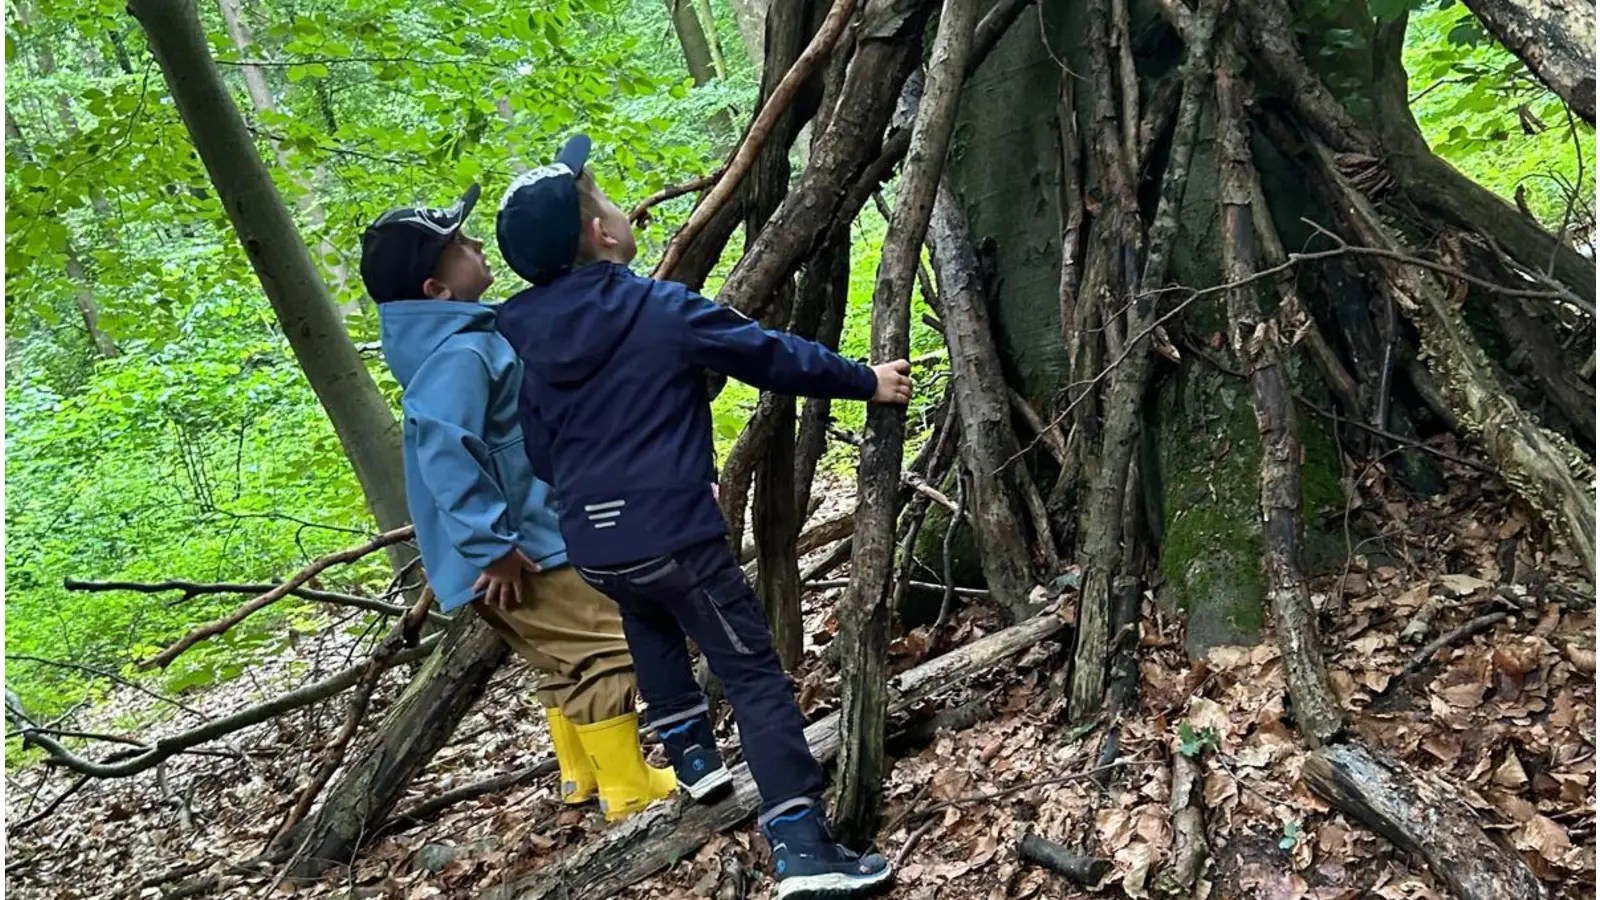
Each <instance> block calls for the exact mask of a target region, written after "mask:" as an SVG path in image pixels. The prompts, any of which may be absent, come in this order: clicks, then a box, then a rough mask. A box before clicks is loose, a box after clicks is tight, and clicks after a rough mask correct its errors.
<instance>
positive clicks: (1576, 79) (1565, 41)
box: [1463, 0, 1595, 125]
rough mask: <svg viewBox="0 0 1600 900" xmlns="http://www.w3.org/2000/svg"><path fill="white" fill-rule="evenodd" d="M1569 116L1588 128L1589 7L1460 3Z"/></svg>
mask: <svg viewBox="0 0 1600 900" xmlns="http://www.w3.org/2000/svg"><path fill="white" fill-rule="evenodd" d="M1463 2H1465V3H1466V5H1467V8H1468V9H1470V10H1472V12H1473V14H1474V15H1476V16H1477V17H1478V21H1480V22H1482V23H1483V26H1484V27H1485V28H1487V29H1488V30H1489V33H1490V34H1492V35H1494V36H1495V39H1496V40H1498V41H1499V42H1500V43H1502V44H1504V45H1505V47H1506V49H1507V50H1510V51H1511V52H1512V53H1515V54H1516V55H1517V58H1518V59H1521V60H1522V61H1523V62H1524V63H1527V65H1528V68H1529V69H1530V70H1531V71H1532V72H1533V74H1534V75H1535V76H1537V77H1538V79H1539V80H1540V81H1542V82H1544V86H1545V87H1547V88H1549V89H1550V90H1552V91H1554V92H1555V93H1556V94H1557V95H1559V96H1560V97H1561V99H1563V100H1565V101H1567V105H1568V106H1571V107H1572V111H1573V112H1575V113H1577V114H1578V116H1579V117H1580V118H1582V119H1583V120H1584V121H1585V122H1588V123H1589V124H1590V125H1593V124H1594V75H1595V64H1594V4H1592V3H1588V2H1585V0H1463Z"/></svg>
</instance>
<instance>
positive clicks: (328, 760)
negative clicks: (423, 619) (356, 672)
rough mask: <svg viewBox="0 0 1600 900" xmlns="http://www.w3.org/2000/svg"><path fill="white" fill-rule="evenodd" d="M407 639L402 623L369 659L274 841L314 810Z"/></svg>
mask: <svg viewBox="0 0 1600 900" xmlns="http://www.w3.org/2000/svg"><path fill="white" fill-rule="evenodd" d="M404 642H405V627H404V625H402V626H401V627H400V628H398V629H396V630H395V631H394V632H393V633H391V634H390V635H389V637H388V638H386V639H385V640H384V642H383V644H381V645H380V646H379V647H378V649H377V650H376V651H374V652H373V654H372V656H371V657H369V658H368V659H367V663H366V670H365V671H364V672H362V673H361V681H360V682H359V683H358V684H357V685H356V691H355V695H354V696H353V697H351V698H350V707H349V709H348V711H346V713H345V717H344V725H343V726H342V727H341V728H340V729H339V733H338V734H336V735H334V738H333V741H332V742H331V743H329V744H328V747H327V749H326V750H324V751H323V756H322V762H321V763H320V764H319V765H318V766H317V770H316V773H315V774H313V775H312V776H311V780H310V781H308V782H307V783H306V786H305V789H304V790H302V791H301V792H300V799H299V800H297V801H296V802H295V805H294V808H293V809H291V810H290V811H289V814H288V815H287V816H285V817H284V819H283V824H282V825H280V826H279V827H278V832H277V834H276V835H275V836H274V837H273V839H272V843H274V844H275V843H277V842H279V841H281V840H283V839H284V838H286V837H287V836H288V834H289V833H290V832H291V831H292V830H294V827H295V826H296V825H298V824H300V820H301V819H304V818H305V816H306V813H308V812H310V811H311V805H312V804H313V803H315V802H316V800H317V796H318V795H319V794H321V793H322V789H323V788H324V787H327V785H328V781H329V779H331V778H332V777H333V773H334V772H336V771H338V769H339V765H340V763H342V762H344V751H345V748H347V747H349V746H350V740H351V739H352V738H354V737H355V734H356V731H357V729H359V728H360V727H361V720H362V719H363V718H365V717H366V714H367V705H368V703H370V702H371V700H372V692H373V690H374V689H375V688H377V686H378V678H379V677H380V676H382V675H383V673H384V671H385V670H387V669H388V668H389V666H388V662H389V660H390V658H392V657H393V656H394V654H395V652H396V651H397V650H399V649H400V645H401V644H402V643H404Z"/></svg>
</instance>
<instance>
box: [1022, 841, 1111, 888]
mask: <svg viewBox="0 0 1600 900" xmlns="http://www.w3.org/2000/svg"><path fill="white" fill-rule="evenodd" d="M1017 855H1018V856H1020V857H1022V858H1023V859H1025V860H1027V861H1028V862H1031V863H1033V864H1034V865H1038V866H1044V867H1045V868H1046V869H1049V870H1050V871H1052V872H1055V873H1056V874H1058V875H1062V876H1064V877H1065V878H1067V879H1068V880H1070V881H1073V882H1075V883H1076V884H1078V885H1079V886H1081V887H1086V888H1092V887H1094V886H1095V885H1097V884H1099V883H1100V880H1101V879H1103V878H1105V877H1106V876H1107V875H1109V874H1111V861H1110V860H1106V859H1096V858H1095V857H1093V856H1083V855H1081V854H1078V853H1073V852H1072V851H1071V850H1068V849H1067V848H1066V847H1063V846H1062V845H1060V844H1058V843H1056V842H1055V841H1051V840H1046V839H1045V838H1042V837H1039V836H1038V835H1037V834H1033V833H1031V832H1030V833H1028V834H1025V835H1023V836H1022V841H1021V842H1020V843H1019V844H1018V845H1017Z"/></svg>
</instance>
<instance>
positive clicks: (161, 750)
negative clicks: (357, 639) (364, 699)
mask: <svg viewBox="0 0 1600 900" xmlns="http://www.w3.org/2000/svg"><path fill="white" fill-rule="evenodd" d="M442 634H443V632H441V633H440V634H435V635H433V636H431V637H429V638H428V639H427V640H424V641H423V642H422V643H421V644H420V645H418V646H416V647H413V648H411V649H408V650H405V651H402V652H400V653H397V654H395V655H394V656H392V657H390V658H389V660H388V662H387V663H386V664H385V666H384V667H385V668H392V667H394V666H400V665H405V664H406V663H409V662H412V661H413V660H418V659H422V658H423V657H425V656H427V655H428V654H429V653H432V652H433V647H434V645H435V644H437V643H438V642H439V638H440V636H441V635H442ZM366 672H367V661H366V660H363V661H361V662H359V663H357V664H355V665H353V666H350V667H349V668H346V669H344V670H342V671H340V672H337V673H335V674H333V675H330V676H329V677H327V678H324V679H322V680H321V681H315V682H312V683H311V684H307V685H303V686H302V687H300V688H298V689H296V690H293V691H290V692H288V693H287V694H283V695H281V696H278V697H275V698H273V699H271V700H268V701H266V702H264V703H258V704H256V705H254V706H247V707H245V708H244V709H241V710H239V711H238V712H235V713H233V714H231V715H228V716H223V717H221V718H219V719H213V720H211V721H210V722H207V723H206V724H204V725H201V726H200V727H198V728H192V729H190V730H188V731H181V732H179V733H177V734H173V735H168V736H167V737H162V738H157V739H156V740H155V742H154V743H152V744H150V745H149V748H148V749H145V750H143V751H138V750H135V751H124V752H123V753H122V754H118V755H114V756H113V757H111V758H109V759H107V761H105V762H96V761H94V760H92V759H85V758H84V757H82V756H79V755H78V754H76V753H74V752H72V751H71V750H69V749H67V748H66V747H64V746H62V744H61V742H59V741H57V740H55V739H54V738H51V737H49V736H48V735H43V734H38V733H36V732H35V731H33V730H31V729H25V730H24V733H23V735H22V741H23V744H24V745H25V746H26V745H30V744H31V745H34V746H37V747H39V748H41V749H43V750H44V751H45V752H47V753H49V754H50V756H51V758H52V759H54V760H55V761H56V762H58V763H60V764H61V765H64V766H66V767H67V768H69V769H71V770H72V771H74V772H77V773H79V774H81V775H87V776H90V777H93V778H125V777H127V776H129V775H135V774H137V773H139V772H143V771H145V770H147V769H152V768H154V767H155V766H156V765H157V764H158V763H160V762H161V761H162V760H164V759H168V758H170V757H172V756H175V755H177V754H179V753H183V752H186V751H188V750H189V749H190V748H193V747H198V746H199V745H201V744H204V743H207V742H209V741H214V740H216V739H217V738H220V737H223V736H224V735H228V734H232V733H234V732H236V731H242V730H244V729H246V728H249V727H250V726H252V725H259V724H261V723H262V722H265V721H267V720H268V719H271V718H274V717H276V716H279V715H281V714H283V713H286V712H289V711H290V710H294V709H299V708H301V707H304V706H310V705H311V704H313V703H317V702H319V701H322V700H326V699H327V698H329V697H332V696H334V695H335V694H338V693H340V692H341V691H344V690H345V689H347V688H349V687H351V686H352V685H354V684H356V683H357V682H358V681H360V680H361V678H362V676H363V675H364V674H365V673H366ZM7 707H8V709H9V707H10V703H9V701H8V703H7ZM130 754H131V755H130Z"/></svg>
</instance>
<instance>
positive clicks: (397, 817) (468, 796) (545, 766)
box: [378, 757, 556, 834]
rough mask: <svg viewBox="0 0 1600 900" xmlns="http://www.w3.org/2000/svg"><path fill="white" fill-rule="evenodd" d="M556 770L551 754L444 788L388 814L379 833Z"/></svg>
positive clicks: (412, 823)
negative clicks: (503, 772) (480, 779)
mask: <svg viewBox="0 0 1600 900" xmlns="http://www.w3.org/2000/svg"><path fill="white" fill-rule="evenodd" d="M555 770H556V761H555V758H554V757H552V758H550V759H541V760H539V761H538V762H536V763H533V764H532V765H528V766H523V767H522V768H520V769H517V770H516V771H514V772H507V773H506V774H504V775H496V776H495V777H493V778H486V779H484V780H483V781H475V782H473V783H472V784H466V785H462V786H461V787H458V788H454V789H452V790H448V791H445V792H444V793H442V794H440V795H439V796H437V797H430V798H428V799H427V800H424V801H422V802H421V803H418V804H416V805H415V806H412V807H409V808H407V809H404V810H402V811H400V812H398V813H395V814H394V815H393V816H390V817H389V820H388V821H387V822H385V823H383V825H382V826H380V827H379V829H378V834H385V833H388V832H391V831H400V830H404V829H407V828H411V827H414V826H416V825H421V824H422V823H424V822H427V821H429V820H431V819H432V818H433V817H434V816H435V815H437V814H438V813H439V812H440V811H442V810H444V809H447V808H449V807H451V806H454V805H455V804H457V803H464V802H466V801H468V800H475V799H477V798H479V797H482V796H485V795H486V794H494V793H499V792H500V791H504V790H507V789H509V788H513V787H516V786H517V785H519V784H522V783H523V782H527V781H532V780H533V779H535V778H539V777H540V776H543V775H548V774H550V773H551V772H554V771H555Z"/></svg>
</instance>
